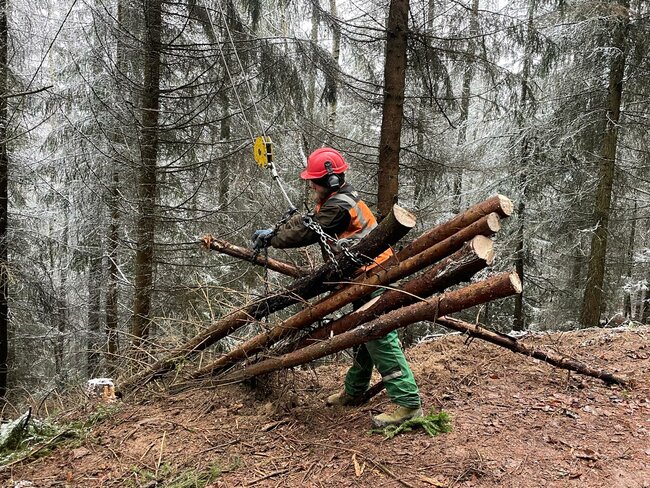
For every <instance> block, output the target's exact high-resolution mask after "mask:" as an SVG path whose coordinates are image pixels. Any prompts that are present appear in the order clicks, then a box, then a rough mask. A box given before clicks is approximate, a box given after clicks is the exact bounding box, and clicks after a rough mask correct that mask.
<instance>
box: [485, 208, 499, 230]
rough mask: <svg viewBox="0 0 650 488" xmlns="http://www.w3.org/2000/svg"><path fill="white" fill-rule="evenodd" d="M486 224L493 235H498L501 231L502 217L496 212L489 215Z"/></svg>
mask: <svg viewBox="0 0 650 488" xmlns="http://www.w3.org/2000/svg"><path fill="white" fill-rule="evenodd" d="M485 219H486V224H487V226H488V228H489V229H490V230H491V231H492V233H497V232H499V231H500V230H501V217H499V214H498V213H496V212H492V213H491V214H488V215H487V216H486V217H485Z"/></svg>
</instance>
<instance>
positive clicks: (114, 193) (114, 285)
mask: <svg viewBox="0 0 650 488" xmlns="http://www.w3.org/2000/svg"><path fill="white" fill-rule="evenodd" d="M115 166H117V165H115ZM111 180H112V181H111V188H110V196H109V199H110V203H109V209H110V212H111V223H110V226H109V230H108V240H107V244H106V248H107V254H108V273H109V277H108V286H107V289H106V344H107V363H108V371H109V372H110V373H111V374H113V371H114V370H115V363H116V360H117V355H118V353H119V336H118V327H119V319H118V316H119V314H118V308H117V305H118V296H119V291H118V283H119V282H118V280H119V276H118V267H117V261H118V249H119V239H120V232H119V226H120V218H121V217H120V209H119V207H118V205H119V203H118V199H119V184H120V180H119V172H118V170H117V168H116V167H114V168H113V172H112V178H111Z"/></svg>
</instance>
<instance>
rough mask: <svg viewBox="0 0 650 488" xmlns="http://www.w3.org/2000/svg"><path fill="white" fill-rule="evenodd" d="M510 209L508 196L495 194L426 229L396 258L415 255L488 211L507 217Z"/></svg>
mask: <svg viewBox="0 0 650 488" xmlns="http://www.w3.org/2000/svg"><path fill="white" fill-rule="evenodd" d="M512 210H513V204H512V201H510V199H509V198H507V197H504V196H503V195H495V196H493V197H491V198H488V199H487V200H484V201H483V202H480V203H477V204H476V205H474V206H472V207H470V208H468V209H467V210H465V211H464V212H462V213H460V214H458V215H456V216H455V217H454V218H453V219H451V220H449V221H447V222H444V223H442V224H440V225H438V226H436V227H434V228H432V229H430V230H428V231H427V232H425V233H424V234H422V235H421V236H419V237H418V238H417V239H416V240H414V241H413V242H412V243H411V244H409V245H408V246H406V247H404V249H402V250H401V251H400V252H398V253H397V259H398V260H400V261H404V260H405V259H408V258H410V257H411V256H415V255H416V254H419V253H421V252H422V251H424V250H425V249H427V248H429V247H431V246H433V245H434V244H437V243H439V242H441V241H443V240H444V239H446V238H448V237H449V236H452V235H454V234H456V233H457V232H458V231H460V230H462V229H464V228H466V227H468V226H469V225H470V224H473V223H474V222H476V221H477V220H479V219H480V218H481V217H484V216H486V215H488V214H490V213H493V212H494V213H496V214H498V215H500V216H501V217H509V216H510V215H512ZM475 235H476V234H475ZM484 235H487V234H484ZM472 237H473V236H472Z"/></svg>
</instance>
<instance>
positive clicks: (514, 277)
mask: <svg viewBox="0 0 650 488" xmlns="http://www.w3.org/2000/svg"><path fill="white" fill-rule="evenodd" d="M510 283H511V284H512V289H513V290H514V291H515V293H521V291H522V290H523V289H524V287H523V286H522V284H521V279H519V275H518V274H517V273H510Z"/></svg>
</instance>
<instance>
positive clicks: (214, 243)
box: [201, 236, 309, 278]
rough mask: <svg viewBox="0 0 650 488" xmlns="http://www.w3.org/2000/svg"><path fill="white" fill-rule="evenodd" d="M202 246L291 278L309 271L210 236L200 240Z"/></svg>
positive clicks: (306, 273) (298, 276)
mask: <svg viewBox="0 0 650 488" xmlns="http://www.w3.org/2000/svg"><path fill="white" fill-rule="evenodd" d="M201 242H202V243H203V245H205V246H207V247H208V248H209V249H211V250H212V251H217V252H219V253H221V254H226V255H228V256H232V257H234V258H238V259H243V260H244V261H249V262H251V263H254V264H259V265H260V266H264V267H265V268H268V269H270V270H272V271H277V272H278V273H282V274H284V275H287V276H291V277H292V278H300V277H302V276H307V275H308V274H309V271H308V270H306V269H303V268H300V267H298V266H295V265H293V264H291V263H287V262H285V261H281V260H279V259H273V258H265V257H264V256H260V255H259V254H257V253H255V252H254V251H252V250H250V249H246V248H245V247H240V246H235V245H234V244H231V243H230V242H228V241H225V240H223V239H217V238H216V237H212V236H205V237H203V238H202V239H201Z"/></svg>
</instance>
